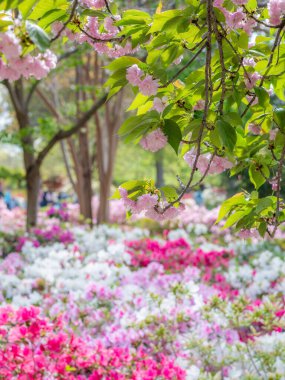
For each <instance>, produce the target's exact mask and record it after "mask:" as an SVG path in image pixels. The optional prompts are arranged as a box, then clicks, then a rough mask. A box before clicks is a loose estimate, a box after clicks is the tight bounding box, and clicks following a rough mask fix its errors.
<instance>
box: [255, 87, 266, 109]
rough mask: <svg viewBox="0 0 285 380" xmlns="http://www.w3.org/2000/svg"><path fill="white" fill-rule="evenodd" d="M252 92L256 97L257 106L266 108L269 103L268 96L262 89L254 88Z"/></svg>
mask: <svg viewBox="0 0 285 380" xmlns="http://www.w3.org/2000/svg"><path fill="white" fill-rule="evenodd" d="M254 91H255V93H256V95H257V97H258V104H259V105H260V106H261V107H262V108H266V106H267V105H268V104H269V103H270V96H269V94H268V92H267V91H266V90H265V88H263V87H255V88H254Z"/></svg>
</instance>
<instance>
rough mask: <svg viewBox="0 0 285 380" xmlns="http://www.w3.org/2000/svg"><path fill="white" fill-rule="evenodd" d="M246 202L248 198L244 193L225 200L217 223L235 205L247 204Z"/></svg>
mask: <svg viewBox="0 0 285 380" xmlns="http://www.w3.org/2000/svg"><path fill="white" fill-rule="evenodd" d="M245 203H246V200H245V197H244V193H238V194H235V195H234V196H233V197H231V198H229V199H227V200H226V201H224V202H223V203H222V204H221V207H220V210H219V215H218V218H217V220H216V223H219V222H220V221H221V220H222V219H223V218H224V217H225V216H226V215H227V214H228V213H229V212H230V211H231V209H232V208H233V207H235V206H237V205H241V204H245Z"/></svg>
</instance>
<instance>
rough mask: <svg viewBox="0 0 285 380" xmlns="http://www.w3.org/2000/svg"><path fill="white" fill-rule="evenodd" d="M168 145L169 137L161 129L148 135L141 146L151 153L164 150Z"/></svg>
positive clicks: (142, 140) (141, 142)
mask: <svg viewBox="0 0 285 380" xmlns="http://www.w3.org/2000/svg"><path fill="white" fill-rule="evenodd" d="M166 144H167V137H166V136H165V134H164V133H163V131H162V130H161V129H160V128H157V129H155V130H154V131H152V132H150V133H148V134H147V135H145V136H144V137H143V138H142V139H141V141H140V146H141V147H142V148H143V149H145V150H149V151H150V152H157V151H158V150H160V149H163V148H164V147H165V145H166Z"/></svg>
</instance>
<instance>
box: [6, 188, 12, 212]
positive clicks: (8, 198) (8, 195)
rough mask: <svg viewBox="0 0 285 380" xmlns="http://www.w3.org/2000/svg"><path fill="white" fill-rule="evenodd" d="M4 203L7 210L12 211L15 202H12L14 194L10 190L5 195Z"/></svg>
mask: <svg viewBox="0 0 285 380" xmlns="http://www.w3.org/2000/svg"><path fill="white" fill-rule="evenodd" d="M4 202H5V203H6V207H7V209H8V210H12V208H13V201H12V194H11V190H10V188H7V190H6V191H5V193H4Z"/></svg>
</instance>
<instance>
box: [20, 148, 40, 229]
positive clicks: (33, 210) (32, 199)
mask: <svg viewBox="0 0 285 380" xmlns="http://www.w3.org/2000/svg"><path fill="white" fill-rule="evenodd" d="M24 155H25V152H24ZM40 183H41V177H40V170H39V167H38V166H37V165H34V166H31V167H30V168H29V169H27V170H26V184H27V185H26V186H27V230H29V229H30V227H34V226H36V225H37V215H38V202H39V191H40Z"/></svg>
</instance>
